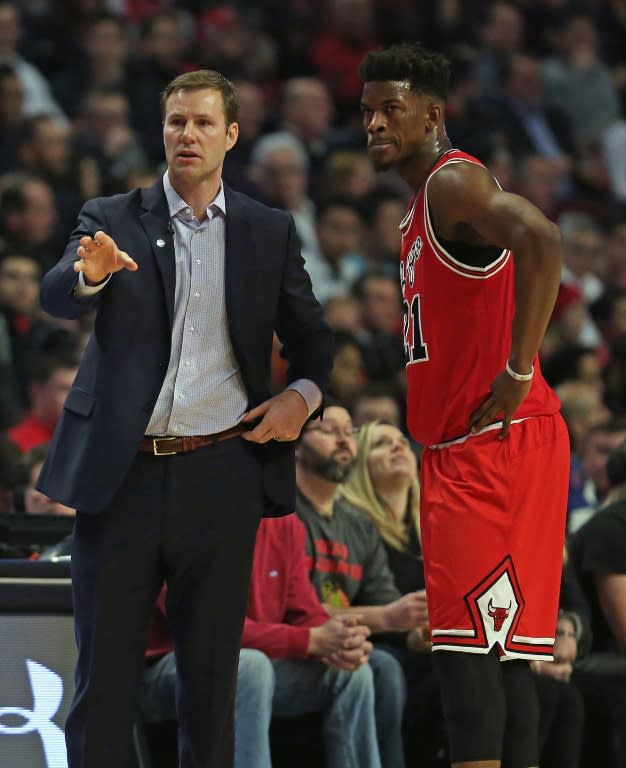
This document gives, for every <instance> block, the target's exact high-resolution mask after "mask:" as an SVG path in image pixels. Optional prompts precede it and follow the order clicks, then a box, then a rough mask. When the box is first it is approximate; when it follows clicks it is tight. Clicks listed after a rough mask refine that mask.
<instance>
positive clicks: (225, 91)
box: [161, 69, 239, 128]
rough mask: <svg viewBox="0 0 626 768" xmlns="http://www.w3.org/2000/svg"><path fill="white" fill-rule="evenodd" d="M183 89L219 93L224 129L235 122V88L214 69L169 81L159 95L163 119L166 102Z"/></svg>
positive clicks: (236, 107) (236, 109)
mask: <svg viewBox="0 0 626 768" xmlns="http://www.w3.org/2000/svg"><path fill="white" fill-rule="evenodd" d="M183 88H184V89H185V90H188V91H199V90H202V89H205V88H206V89H209V90H212V91H219V93H221V94H222V101H223V102H224V117H225V119H226V128H228V126H229V125H230V124H231V123H236V122H237V117H238V116H239V97H238V96H237V91H236V90H235V86H234V85H233V84H232V83H231V81H230V80H229V79H228V78H227V77H224V75H222V73H221V72H216V71H215V70H214V69H196V70H194V71H193V72H184V73H183V74H182V75H178V77H175V78H174V79H173V80H172V81H170V82H169V83H168V84H167V85H166V86H165V89H164V90H163V93H162V94H161V116H162V117H163V118H165V106H166V104H167V100H168V99H169V97H170V96H171V95H172V94H173V93H174V91H178V90H181V89H183Z"/></svg>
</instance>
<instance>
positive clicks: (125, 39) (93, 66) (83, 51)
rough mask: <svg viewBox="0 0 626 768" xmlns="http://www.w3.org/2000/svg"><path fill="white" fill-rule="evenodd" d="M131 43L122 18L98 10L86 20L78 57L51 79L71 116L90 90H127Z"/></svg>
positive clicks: (80, 38) (57, 95)
mask: <svg viewBox="0 0 626 768" xmlns="http://www.w3.org/2000/svg"><path fill="white" fill-rule="evenodd" d="M129 44H130V40H129V34H128V28H127V24H126V22H125V21H124V19H123V17H122V16H120V15H118V14H115V13H111V12H110V11H96V12H95V13H93V14H92V15H90V16H89V17H88V18H87V19H85V20H84V21H83V23H82V24H81V28H80V34H79V45H80V52H79V54H78V56H77V57H75V58H73V59H72V60H71V62H68V64H67V65H66V66H65V67H63V68H62V69H61V71H60V72H57V73H56V74H55V75H54V76H53V77H52V78H51V81H52V87H53V89H54V93H55V95H56V97H57V98H58V99H59V101H60V103H61V105H62V106H63V109H64V110H65V112H66V113H67V114H68V115H69V116H70V117H72V118H74V117H75V116H76V114H77V112H78V109H79V107H80V104H81V101H82V99H83V97H84V95H85V94H86V93H87V91H93V90H107V91H123V92H127V91H128V88H129V71H128V59H129V47H130V45H129Z"/></svg>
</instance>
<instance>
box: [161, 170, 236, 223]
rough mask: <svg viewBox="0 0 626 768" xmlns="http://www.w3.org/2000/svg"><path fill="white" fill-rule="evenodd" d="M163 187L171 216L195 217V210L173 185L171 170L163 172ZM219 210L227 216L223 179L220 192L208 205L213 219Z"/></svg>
mask: <svg viewBox="0 0 626 768" xmlns="http://www.w3.org/2000/svg"><path fill="white" fill-rule="evenodd" d="M163 189H164V190H165V197H166V198H167V206H168V208H169V211H170V218H171V219H173V218H174V217H176V216H179V217H180V218H183V219H185V220H190V219H191V218H192V217H193V210H192V208H191V206H190V205H189V204H188V203H186V202H185V201H184V200H183V198H182V197H181V196H180V195H179V194H178V192H177V191H176V190H175V189H174V187H173V186H172V182H171V181H170V176H169V171H165V173H164V174H163ZM218 211H219V213H221V214H222V216H226V195H225V194H224V184H223V183H222V181H221V180H220V188H219V190H218V193H217V195H215V197H214V199H213V200H212V201H211V202H210V203H209V204H208V205H207V209H206V213H207V216H208V217H209V219H212V218H213V216H215V214H216V213H217V212H218Z"/></svg>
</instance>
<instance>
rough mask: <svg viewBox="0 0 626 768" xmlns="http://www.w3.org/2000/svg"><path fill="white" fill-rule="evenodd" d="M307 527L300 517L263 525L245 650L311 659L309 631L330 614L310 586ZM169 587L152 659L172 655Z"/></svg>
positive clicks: (157, 619)
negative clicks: (168, 609)
mask: <svg viewBox="0 0 626 768" xmlns="http://www.w3.org/2000/svg"><path fill="white" fill-rule="evenodd" d="M304 538H305V534H304V525H303V524H302V522H301V520H300V519H299V518H298V517H296V515H286V516H285V517H269V518H263V519H262V520H261V525H260V526H259V531H258V534H257V540H256V548H255V551H254V561H253V564H252V579H251V582H250V593H249V596H248V608H247V612H246V620H245V625H244V630H243V637H242V641H241V645H242V647H243V648H256V649H257V650H259V651H263V653H265V654H266V655H267V656H269V657H270V658H275V659H280V658H290V659H304V658H306V657H307V648H308V645H309V630H310V629H311V628H312V627H319V626H321V625H322V624H325V623H326V622H327V621H328V619H329V616H328V613H327V612H326V611H325V610H324V608H323V607H322V605H321V603H320V601H319V599H318V597H317V595H316V593H315V590H314V588H313V585H312V584H311V582H310V581H309V570H308V566H307V563H306V553H305V544H304ZM165 593H166V589H165V587H164V588H163V590H162V591H161V594H160V595H159V599H158V602H157V608H156V611H155V615H154V617H153V622H152V627H151V632H150V640H149V643H148V651H147V654H146V655H147V657H148V658H157V657H159V656H163V655H164V654H166V653H168V652H169V651H171V650H172V643H171V639H170V635H169V630H168V627H167V618H166V613H165Z"/></svg>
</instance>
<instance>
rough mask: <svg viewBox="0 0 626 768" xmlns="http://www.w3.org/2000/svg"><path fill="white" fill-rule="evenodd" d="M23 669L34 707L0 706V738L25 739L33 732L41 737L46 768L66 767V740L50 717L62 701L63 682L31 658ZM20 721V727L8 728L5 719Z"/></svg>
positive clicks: (11, 726)
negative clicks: (11, 718) (1, 736)
mask: <svg viewBox="0 0 626 768" xmlns="http://www.w3.org/2000/svg"><path fill="white" fill-rule="evenodd" d="M26 668H27V669H28V676H29V678H30V687H31V690H32V693H33V708H32V710H30V709H24V708H23V707H0V735H1V734H4V735H7V736H25V735H26V734H27V733H33V732H36V733H38V734H39V736H40V738H41V743H42V745H43V751H44V756H45V760H46V766H47V768H67V753H66V751H65V737H64V735H63V731H62V730H61V728H59V726H58V725H56V724H55V723H53V722H52V718H53V717H54V716H55V715H56V713H57V712H58V711H59V707H60V706H61V702H62V701H63V681H62V680H61V678H60V677H59V676H58V675H57V674H56V673H55V672H53V671H52V670H51V669H48V668H47V667H44V666H43V665H42V664H39V663H38V662H36V661H32V660H31V659H27V660H26ZM10 716H13V718H15V717H19V718H23V720H24V722H23V723H20V724H19V725H7V724H6V721H7V718H8V717H10ZM3 718H4V722H3Z"/></svg>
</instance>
